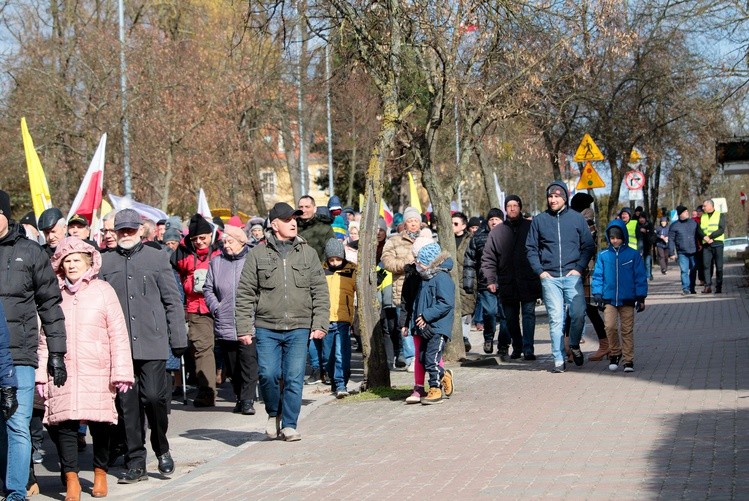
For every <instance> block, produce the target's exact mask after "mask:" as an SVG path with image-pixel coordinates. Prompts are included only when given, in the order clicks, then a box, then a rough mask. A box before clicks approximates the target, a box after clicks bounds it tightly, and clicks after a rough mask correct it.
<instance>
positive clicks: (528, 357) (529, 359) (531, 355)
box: [523, 353, 536, 361]
mask: <svg viewBox="0 0 749 501" xmlns="http://www.w3.org/2000/svg"><path fill="white" fill-rule="evenodd" d="M523 358H524V359H525V360H528V361H531V360H536V355H534V354H533V353H526V354H525V355H523Z"/></svg>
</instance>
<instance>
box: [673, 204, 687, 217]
mask: <svg viewBox="0 0 749 501" xmlns="http://www.w3.org/2000/svg"><path fill="white" fill-rule="evenodd" d="M685 210H689V209H687V208H686V207H685V206H683V205H679V206H677V207H676V215H677V216H678V215H680V214H681V213H682V212H684V211H685Z"/></svg>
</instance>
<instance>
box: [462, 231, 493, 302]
mask: <svg viewBox="0 0 749 501" xmlns="http://www.w3.org/2000/svg"><path fill="white" fill-rule="evenodd" d="M488 237H489V228H487V227H486V226H482V227H481V228H479V230H478V231H476V233H474V234H473V238H471V242H470V243H469V244H468V249H466V253H465V255H464V256H463V289H464V290H465V291H466V292H470V291H474V290H475V291H476V292H483V291H485V290H487V289H486V286H487V283H486V277H485V276H484V273H483V272H482V271H481V257H482V256H483V255H484V246H485V245H486V239H487V238H488ZM476 274H478V282H477V280H476Z"/></svg>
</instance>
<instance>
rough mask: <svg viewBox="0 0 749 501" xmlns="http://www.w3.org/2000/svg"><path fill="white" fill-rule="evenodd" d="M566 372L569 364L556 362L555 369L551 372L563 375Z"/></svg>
mask: <svg viewBox="0 0 749 501" xmlns="http://www.w3.org/2000/svg"><path fill="white" fill-rule="evenodd" d="M565 370H567V362H564V361H562V362H554V369H553V370H552V371H551V372H553V373H555V374H561V373H562V372H564V371H565Z"/></svg>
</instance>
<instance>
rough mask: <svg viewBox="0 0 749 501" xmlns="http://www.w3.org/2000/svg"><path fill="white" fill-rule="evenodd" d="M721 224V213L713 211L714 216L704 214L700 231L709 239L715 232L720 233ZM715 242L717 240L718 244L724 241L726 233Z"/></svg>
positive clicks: (716, 238)
mask: <svg viewBox="0 0 749 501" xmlns="http://www.w3.org/2000/svg"><path fill="white" fill-rule="evenodd" d="M719 224H720V212H718V211H717V210H715V211H713V213H712V214H708V213H707V212H703V213H702V218H701V219H700V229H701V230H702V233H704V234H705V236H706V237H709V236H710V235H711V234H712V233H713V232H715V231H718V227H719ZM713 240H715V241H716V242H722V241H724V240H725V232H723V234H722V235H720V236H718V237H715V238H713Z"/></svg>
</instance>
